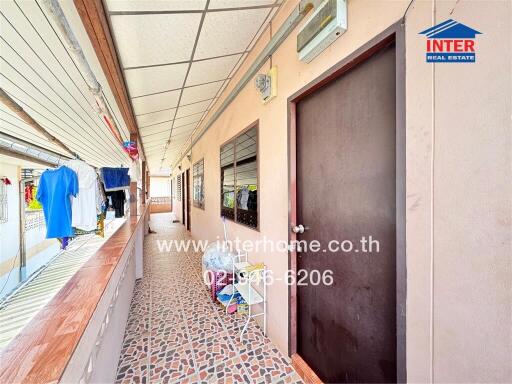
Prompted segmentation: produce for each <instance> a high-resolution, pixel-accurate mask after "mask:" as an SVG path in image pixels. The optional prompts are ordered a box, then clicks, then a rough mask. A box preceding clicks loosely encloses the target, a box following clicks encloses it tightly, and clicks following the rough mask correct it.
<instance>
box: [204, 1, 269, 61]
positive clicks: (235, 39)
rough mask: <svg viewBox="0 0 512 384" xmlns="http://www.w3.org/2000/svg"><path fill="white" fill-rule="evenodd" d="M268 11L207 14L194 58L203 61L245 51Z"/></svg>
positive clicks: (249, 10)
mask: <svg viewBox="0 0 512 384" xmlns="http://www.w3.org/2000/svg"><path fill="white" fill-rule="evenodd" d="M269 10H270V9H269V8H261V9H247V10H243V11H226V12H212V13H208V14H207V15H206V17H205V20H204V24H203V29H202V31H201V36H200V37H199V41H198V43H197V48H196V54H195V57H194V58H195V59H204V58H208V57H215V56H221V55H228V54H232V53H236V52H243V51H245V49H246V48H247V46H248V45H249V43H250V42H251V39H252V38H253V36H254V35H255V34H256V33H257V32H258V30H259V29H260V27H261V24H262V23H263V21H264V20H265V18H266V17H267V15H268V13H269Z"/></svg>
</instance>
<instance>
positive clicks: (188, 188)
mask: <svg viewBox="0 0 512 384" xmlns="http://www.w3.org/2000/svg"><path fill="white" fill-rule="evenodd" d="M186 175H187V176H186V179H187V183H186V188H185V190H186V191H187V192H186V194H187V230H188V231H190V210H191V207H192V197H191V193H190V192H191V190H190V169H187V171H186Z"/></svg>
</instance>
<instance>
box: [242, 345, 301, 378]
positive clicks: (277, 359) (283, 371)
mask: <svg viewBox="0 0 512 384" xmlns="http://www.w3.org/2000/svg"><path fill="white" fill-rule="evenodd" d="M240 359H241V360H242V362H243V363H244V365H245V369H246V370H247V372H248V373H249V376H250V377H251V380H254V381H255V382H257V383H272V382H274V381H277V380H280V379H283V378H285V377H286V376H288V375H289V374H291V373H292V372H293V368H292V366H291V365H290V362H289V361H288V359H287V358H285V357H284V356H283V355H282V354H281V353H280V352H279V350H278V349H277V348H276V347H274V346H272V345H271V344H270V345H265V346H263V347H259V348H256V349H255V350H253V351H250V352H248V353H244V354H242V355H240Z"/></svg>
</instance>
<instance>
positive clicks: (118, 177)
mask: <svg viewBox="0 0 512 384" xmlns="http://www.w3.org/2000/svg"><path fill="white" fill-rule="evenodd" d="M101 179H102V180H103V185H104V186H105V191H106V192H111V191H119V190H121V189H125V188H128V187H129V186H130V176H128V168H106V167H105V168H101Z"/></svg>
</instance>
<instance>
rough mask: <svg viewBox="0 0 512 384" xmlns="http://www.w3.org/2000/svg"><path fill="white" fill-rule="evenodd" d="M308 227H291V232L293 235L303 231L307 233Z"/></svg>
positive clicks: (300, 225)
mask: <svg viewBox="0 0 512 384" xmlns="http://www.w3.org/2000/svg"><path fill="white" fill-rule="evenodd" d="M308 229H309V227H305V226H303V225H302V224H299V225H292V232H293V233H304V231H307V230H308Z"/></svg>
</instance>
